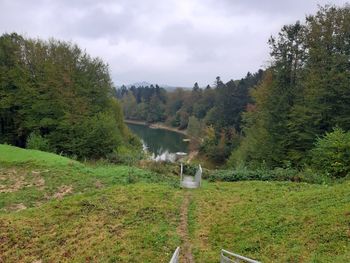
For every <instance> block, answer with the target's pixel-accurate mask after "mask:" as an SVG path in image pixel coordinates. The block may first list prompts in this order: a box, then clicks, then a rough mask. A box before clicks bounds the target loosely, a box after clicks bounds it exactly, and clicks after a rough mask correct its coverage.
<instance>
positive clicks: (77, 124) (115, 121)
mask: <svg viewBox="0 0 350 263" xmlns="http://www.w3.org/2000/svg"><path fill="white" fill-rule="evenodd" d="M113 90H114V89H113V86H112V81H111V78H110V75H109V71H108V67H107V65H106V64H105V63H103V62H102V61H101V60H100V59H98V58H92V57H90V56H89V55H88V54H86V53H85V52H83V51H82V50H81V49H80V48H79V47H77V46H76V45H73V44H71V43H67V42H61V41H57V40H53V39H52V40H50V41H47V42H46V41H41V40H37V39H25V38H24V37H22V36H20V35H18V34H15V33H13V34H4V35H2V36H1V37H0V98H1V100H0V131H1V133H0V143H7V144H12V145H16V146H20V147H25V146H27V147H28V148H35V149H41V150H46V151H52V152H57V153H62V154H65V155H69V156H76V157H78V158H100V157H106V156H108V155H109V154H113V152H115V151H116V149H117V148H118V147H120V146H123V145H130V144H137V140H135V138H134V137H133V136H132V135H131V134H130V133H129V131H128V129H127V128H126V126H125V125H124V122H123V114H122V110H121V107H120V105H119V102H118V101H117V100H116V99H115V98H114V96H113Z"/></svg>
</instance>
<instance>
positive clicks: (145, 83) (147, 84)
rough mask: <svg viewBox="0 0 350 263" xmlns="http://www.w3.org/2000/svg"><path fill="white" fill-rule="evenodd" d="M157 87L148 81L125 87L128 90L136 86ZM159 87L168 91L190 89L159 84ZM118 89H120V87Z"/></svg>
mask: <svg viewBox="0 0 350 263" xmlns="http://www.w3.org/2000/svg"><path fill="white" fill-rule="evenodd" d="M151 85H153V86H156V84H154V83H149V82H147V81H140V82H135V83H132V84H128V85H125V86H126V87H127V88H130V87H132V86H135V87H137V88H138V87H146V86H148V87H149V86H151ZM158 86H159V87H161V88H164V89H166V90H168V91H172V90H175V89H176V88H183V89H190V88H188V87H179V86H170V85H166V84H158ZM117 88H120V86H118V87H117Z"/></svg>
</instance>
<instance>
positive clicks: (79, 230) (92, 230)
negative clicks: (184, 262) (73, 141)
mask: <svg viewBox="0 0 350 263" xmlns="http://www.w3.org/2000/svg"><path fill="white" fill-rule="evenodd" d="M155 182H157V183H155ZM0 185H1V188H0V189H1V190H2V192H0V207H1V208H2V210H0V240H1V242H0V262H34V261H35V260H42V262H58V261H60V262H88V261H89V262H90V261H92V262H136V261H140V260H141V261H142V262H167V261H168V260H169V258H170V257H171V253H172V251H173V250H174V248H175V247H176V246H178V245H179V243H180V239H179V237H178V235H177V233H176V227H177V225H178V221H179V207H180V204H181V201H182V197H181V194H180V191H179V190H178V189H176V188H174V187H173V179H172V178H167V177H162V176H159V175H157V174H154V173H151V172H148V171H144V170H141V169H137V168H129V167H124V166H97V167H88V166H85V165H83V164H81V163H79V162H75V161H72V160H70V159H68V158H64V157H61V156H57V155H54V154H48V153H44V152H40V151H32V150H23V149H19V148H16V147H12V146H7V145H0ZM62 186H69V187H70V189H71V191H70V192H69V193H68V194H67V195H65V196H62V198H60V199H58V198H57V197H55V193H57V192H60V189H61V188H62ZM8 190H11V191H8ZM4 191H5V192H4ZM6 191H7V192H6ZM159 200H162V201H161V202H159ZM19 203H20V204H23V205H25V206H26V207H32V208H29V209H25V210H22V211H11V209H9V208H11V206H13V205H16V204H19Z"/></svg>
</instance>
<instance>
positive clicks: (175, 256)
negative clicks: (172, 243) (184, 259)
mask: <svg viewBox="0 0 350 263" xmlns="http://www.w3.org/2000/svg"><path fill="white" fill-rule="evenodd" d="M179 259H180V247H177V248H176V250H175V252H174V254H173V256H172V257H171V259H170V262H169V263H179Z"/></svg>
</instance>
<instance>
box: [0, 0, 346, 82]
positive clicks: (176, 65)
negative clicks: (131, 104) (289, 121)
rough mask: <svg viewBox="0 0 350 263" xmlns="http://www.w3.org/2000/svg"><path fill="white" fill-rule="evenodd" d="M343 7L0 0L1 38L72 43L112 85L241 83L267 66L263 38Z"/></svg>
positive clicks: (310, 1)
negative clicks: (101, 66)
mask: <svg viewBox="0 0 350 263" xmlns="http://www.w3.org/2000/svg"><path fill="white" fill-rule="evenodd" d="M345 2H346V0H344V1H341V0H333V1H329V0H328V1H324V0H283V1H282V0H264V1H263V0H0V33H5V32H7V33H9V32H13V31H16V32H18V33H20V34H23V35H25V36H27V37H40V38H44V39H47V38H49V37H54V38H58V39H64V40H68V41H72V42H75V43H77V44H79V45H80V47H82V48H83V49H86V50H87V52H88V53H90V54H91V55H93V56H99V57H102V58H103V60H104V61H106V62H107V63H108V64H109V65H110V69H111V74H112V78H113V80H114V82H115V83H116V84H117V85H120V84H122V83H125V84H130V83H134V82H138V81H148V82H151V83H159V84H168V85H173V86H187V87H191V86H193V83H194V82H196V81H198V83H199V84H200V86H204V85H206V84H212V83H213V81H214V79H215V77H216V76H221V78H222V79H223V80H224V81H228V80H229V79H237V78H241V77H243V76H244V75H245V74H246V73H247V72H248V71H251V72H254V71H256V70H257V69H259V68H260V67H264V66H265V65H267V64H268V59H269V55H268V53H269V48H268V46H267V44H266V42H267V40H268V38H269V36H270V35H271V34H272V35H273V34H276V33H277V32H278V31H279V29H280V28H281V27H282V25H284V24H287V23H293V22H295V21H296V20H303V19H304V17H305V15H306V14H311V13H314V12H315V10H317V5H318V4H321V5H324V4H327V3H332V4H337V5H343V4H345Z"/></svg>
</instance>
